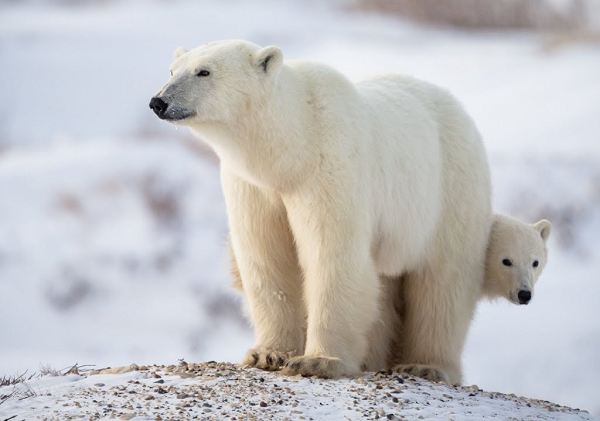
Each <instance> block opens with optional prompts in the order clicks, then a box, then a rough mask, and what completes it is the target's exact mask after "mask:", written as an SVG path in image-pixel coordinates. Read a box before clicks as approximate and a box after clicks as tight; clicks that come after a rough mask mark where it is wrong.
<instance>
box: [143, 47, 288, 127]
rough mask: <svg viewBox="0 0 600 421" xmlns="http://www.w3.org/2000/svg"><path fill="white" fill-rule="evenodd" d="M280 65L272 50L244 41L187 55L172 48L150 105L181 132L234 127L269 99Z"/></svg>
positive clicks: (185, 51) (279, 59)
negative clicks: (213, 126) (166, 74)
mask: <svg viewBox="0 0 600 421" xmlns="http://www.w3.org/2000/svg"><path fill="white" fill-rule="evenodd" d="M282 63H283V55H282V53H281V51H280V50H279V49H278V48H277V47H273V46H271V47H265V48H261V47H259V46H258V45H255V44H252V43H250V42H246V41H217V42H211V43H208V44H204V45H202V46H200V47H197V48H195V49H193V50H191V51H187V50H186V49H184V48H181V47H179V48H177V49H176V50H175V52H174V54H173V63H171V66H170V67H169V74H170V78H169V81H168V82H167V83H166V85H165V86H163V88H162V89H161V90H160V91H159V92H158V93H157V94H156V95H155V96H154V97H153V98H152V99H151V100H150V108H151V109H152V111H154V112H155V113H156V115H157V116H158V117H159V118H160V119H163V120H167V121H170V122H172V123H177V124H181V125H185V126H194V125H197V124H202V123H213V124H214V123H217V124H219V123H222V124H226V125H227V124H234V123H235V121H236V118H238V117H239V115H240V114H241V113H247V112H248V111H249V109H250V107H251V106H253V105H255V104H256V103H257V101H261V100H264V98H265V97H266V96H268V93H269V89H270V88H271V87H272V86H273V85H274V84H273V80H274V78H275V77H276V75H277V74H278V72H279V70H280V68H281V65H282Z"/></svg>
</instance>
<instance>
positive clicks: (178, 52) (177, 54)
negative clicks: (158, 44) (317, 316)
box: [173, 47, 188, 61]
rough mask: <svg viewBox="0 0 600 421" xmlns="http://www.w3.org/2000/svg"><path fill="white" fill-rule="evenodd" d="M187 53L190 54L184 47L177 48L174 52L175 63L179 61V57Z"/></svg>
mask: <svg viewBox="0 0 600 421" xmlns="http://www.w3.org/2000/svg"><path fill="white" fill-rule="evenodd" d="M187 52H188V50H186V49H185V48H183V47H177V48H175V51H173V61H175V60H177V59H178V58H179V57H181V56H182V55H184V54H185V53H187Z"/></svg>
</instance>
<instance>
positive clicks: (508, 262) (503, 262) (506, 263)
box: [502, 259, 512, 266]
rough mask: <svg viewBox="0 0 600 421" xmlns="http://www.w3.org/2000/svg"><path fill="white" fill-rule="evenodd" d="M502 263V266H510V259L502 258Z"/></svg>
mask: <svg viewBox="0 0 600 421" xmlns="http://www.w3.org/2000/svg"><path fill="white" fill-rule="evenodd" d="M502 264H503V265H504V266H512V262H511V261H510V260H508V259H504V260H503V261H502Z"/></svg>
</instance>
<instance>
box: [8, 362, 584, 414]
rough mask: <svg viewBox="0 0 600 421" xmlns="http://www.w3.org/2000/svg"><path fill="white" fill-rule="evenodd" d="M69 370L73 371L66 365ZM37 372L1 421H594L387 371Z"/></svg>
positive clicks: (215, 366) (202, 368)
mask: <svg viewBox="0 0 600 421" xmlns="http://www.w3.org/2000/svg"><path fill="white" fill-rule="evenodd" d="M72 371H75V370H72ZM87 374H88V375H85V376H82V375H79V374H68V375H65V376H59V377H53V376H45V377H42V378H39V379H36V380H35V381H28V382H25V383H22V384H19V385H17V386H5V387H1V388H0V396H2V395H3V394H9V393H14V396H13V397H12V398H10V399H9V400H7V401H6V402H5V403H4V405H2V406H0V419H4V417H7V418H6V419H11V420H14V421H21V420H65V419H86V420H105V419H120V420H140V421H141V420H147V421H156V420H187V419H202V420H246V419H248V420H252V419H254V420H267V419H268V420H292V419H293V420H318V421H326V420H355V419H368V420H371V419H384V420H386V419H387V420H401V419H402V420H422V419H427V420H435V419H439V420H449V419H457V420H480V419H486V418H492V419H503V420H540V419H544V420H592V419H593V418H592V417H591V416H590V415H589V414H588V413H587V412H585V411H580V410H578V409H571V408H567V407H564V406H560V405H556V404H554V403H551V402H547V401H539V400H535V399H527V398H523V397H517V396H515V395H504V394H501V393H494V392H486V391H483V390H481V389H479V388H478V387H477V386H467V387H456V386H450V385H446V384H435V383H430V382H427V381H424V380H421V379H417V378H413V377H407V376H400V375H397V374H393V373H383V372H381V373H365V375H364V376H362V377H359V378H355V379H338V380H321V379H316V378H303V377H301V376H295V377H286V376H282V375H280V374H279V373H273V372H265V371H261V370H257V369H247V368H240V367H238V366H235V365H233V364H228V363H215V362H209V363H204V364H194V363H191V364H188V363H185V362H182V363H179V364H178V365H177V366H174V365H172V366H160V367H159V366H150V367H148V366H141V367H140V366H137V365H135V364H132V365H131V366H127V367H117V368H112V369H110V368H109V369H104V370H96V371H94V372H92V373H87Z"/></svg>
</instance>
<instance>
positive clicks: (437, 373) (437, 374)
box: [392, 364, 449, 383]
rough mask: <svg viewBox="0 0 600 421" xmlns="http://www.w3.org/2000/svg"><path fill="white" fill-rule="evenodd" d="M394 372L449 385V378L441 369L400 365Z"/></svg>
mask: <svg viewBox="0 0 600 421" xmlns="http://www.w3.org/2000/svg"><path fill="white" fill-rule="evenodd" d="M392 371H394V372H396V373H405V374H408V375H410V376H414V377H420V378H422V379H425V380H429V381H432V382H445V383H449V379H448V376H447V375H446V373H445V372H444V370H442V369H441V368H439V367H436V366H432V365H422V364H400V365H397V366H395V367H394V368H393V369H392Z"/></svg>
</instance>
